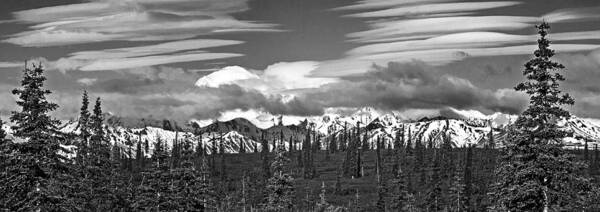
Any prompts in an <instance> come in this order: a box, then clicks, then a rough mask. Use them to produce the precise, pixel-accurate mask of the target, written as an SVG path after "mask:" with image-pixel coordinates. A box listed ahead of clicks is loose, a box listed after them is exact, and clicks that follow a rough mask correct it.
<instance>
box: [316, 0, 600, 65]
mask: <svg viewBox="0 0 600 212" xmlns="http://www.w3.org/2000/svg"><path fill="white" fill-rule="evenodd" d="M519 4H522V2H519V1H468V2H460V1H455V0H442V1H436V0H423V1H418V0H409V1H396V0H392V1H382V0H360V1H358V2H357V3H355V4H352V5H349V6H344V7H339V8H335V9H334V10H336V11H342V12H348V13H349V14H347V15H346V17H354V18H362V19H364V20H365V23H366V24H367V25H368V29H366V30H363V31H357V32H350V33H348V34H346V36H347V37H348V38H349V40H347V42H352V43H358V44H359V45H360V46H358V47H355V48H353V49H350V50H348V51H347V52H346V57H344V58H340V59H336V60H329V61H322V62H321V65H320V66H319V67H318V68H317V69H316V70H315V71H313V73H312V75H311V76H313V77H317V76H318V77H340V76H349V75H356V74H361V73H365V72H367V71H368V70H369V67H370V66H371V65H373V64H377V65H385V64H387V63H388V62H401V63H403V62H410V61H412V60H420V61H423V62H425V63H427V64H429V65H435V66H443V65H447V64H450V63H453V62H457V61H461V60H465V59H469V58H473V57H489V56H509V55H523V54H530V53H531V52H532V51H533V49H534V47H535V46H534V43H535V41H536V40H537V35H531V34H515V33H518V32H522V30H523V29H530V30H531V31H533V26H534V25H535V24H537V23H539V22H541V21H542V20H544V19H546V20H547V21H550V22H585V21H590V20H594V19H595V18H598V15H597V14H598V13H597V11H598V8H596V7H594V8H565V9H561V10H557V11H554V12H550V13H548V14H546V15H543V16H541V17H536V16H507V15H503V16H501V15H490V14H494V13H495V11H498V10H494V11H492V12H489V10H492V9H497V8H502V7H511V6H517V5H519ZM599 36H600V31H597V30H596V31H570V32H561V31H556V30H553V31H552V33H551V34H550V36H549V37H550V39H551V40H552V41H556V42H559V44H556V45H553V46H552V47H553V48H554V49H556V50H557V51H559V52H578V51H590V50H592V49H595V48H598V44H597V43H596V42H594V40H598V38H599ZM529 44H531V46H527V45H529ZM432 55H435V56H432Z"/></svg>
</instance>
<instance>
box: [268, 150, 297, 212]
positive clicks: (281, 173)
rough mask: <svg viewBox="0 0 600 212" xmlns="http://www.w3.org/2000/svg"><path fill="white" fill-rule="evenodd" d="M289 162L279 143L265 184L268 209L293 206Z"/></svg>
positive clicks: (274, 209)
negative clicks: (271, 173) (269, 175)
mask: <svg viewBox="0 0 600 212" xmlns="http://www.w3.org/2000/svg"><path fill="white" fill-rule="evenodd" d="M289 163H290V159H289V158H288V157H287V155H286V151H285V149H284V147H283V145H279V146H278V148H277V149H276V151H275V158H274V159H273V162H272V163H271V170H272V171H273V175H272V176H271V178H269V181H268V183H267V186H266V189H267V193H268V197H267V205H266V209H267V210H268V211H283V210H289V209H291V208H292V207H293V198H294V184H293V182H294V178H293V177H292V176H291V175H289V173H288V170H289Z"/></svg>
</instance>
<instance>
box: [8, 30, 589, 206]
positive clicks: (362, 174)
mask: <svg viewBox="0 0 600 212" xmlns="http://www.w3.org/2000/svg"><path fill="white" fill-rule="evenodd" d="M537 29H538V33H539V35H540V37H539V39H538V47H539V48H538V49H537V50H536V51H535V52H534V55H533V56H534V57H533V58H532V59H531V60H529V61H528V62H527V63H526V64H525V65H524V67H525V70H524V71H523V74H524V76H525V78H526V80H525V81H524V82H522V83H519V84H517V85H516V87H515V89H516V90H517V91H523V92H525V93H527V94H528V95H530V104H529V107H528V108H527V109H526V110H525V111H524V112H523V113H522V114H521V115H520V116H519V119H518V120H517V121H516V123H515V124H514V125H513V126H511V128H510V129H509V132H508V136H506V137H505V138H503V139H499V138H495V137H494V134H493V133H490V134H489V136H488V137H487V138H486V139H485V145H484V146H483V147H475V146H458V147H457V146H455V145H454V144H453V143H452V141H451V138H450V136H451V135H450V134H448V133H445V132H440V133H441V134H442V138H443V140H442V142H441V145H434V143H433V140H432V139H427V138H425V139H423V138H418V136H420V135H410V134H408V135H404V134H403V135H402V136H397V137H396V138H397V139H395V140H394V141H393V142H392V143H391V144H389V143H385V142H383V140H379V139H378V140H377V142H375V144H369V143H368V142H366V139H365V136H363V135H364V134H363V133H364V132H365V130H366V129H365V128H366V126H364V127H361V126H360V125H358V126H357V127H354V128H348V129H344V131H343V133H342V136H339V137H337V138H336V137H335V136H333V137H332V136H325V138H331V139H320V135H318V133H316V131H315V130H314V129H311V128H308V129H307V130H306V133H305V135H303V136H304V139H303V140H302V142H301V143H292V141H291V140H288V139H286V138H284V136H283V132H282V133H281V136H280V137H279V138H277V137H275V138H273V137H272V136H270V137H269V139H267V138H266V136H265V135H263V136H262V138H261V139H259V140H260V144H261V145H260V149H258V148H259V145H254V146H253V148H256V150H255V151H252V152H243V151H241V152H239V153H237V154H230V153H226V152H225V151H224V147H223V142H222V139H220V138H215V139H212V143H211V144H210V145H204V144H203V143H201V142H198V139H194V137H186V138H184V139H176V140H175V141H172V142H173V146H172V148H168V146H167V145H166V142H168V141H166V140H161V139H158V140H157V141H156V143H154V144H153V145H152V146H153V147H154V148H153V149H150V146H151V145H150V144H149V143H148V141H147V140H146V141H142V140H141V139H138V140H136V139H135V138H132V140H131V142H130V143H129V145H128V148H122V147H119V146H117V145H113V144H111V143H110V142H109V140H108V139H107V138H106V135H105V133H106V132H105V130H106V129H105V126H104V122H105V120H104V115H103V114H104V113H103V110H102V102H101V98H97V99H96V101H95V103H94V105H93V108H91V110H90V100H89V97H88V93H87V92H86V91H83V95H82V102H81V110H80V114H79V116H78V117H79V118H78V128H79V133H77V134H65V133H62V132H60V131H59V130H58V125H59V123H60V122H59V121H58V120H56V119H54V118H53V117H52V116H51V115H50V113H51V112H52V111H54V110H56V109H57V108H58V107H59V105H57V104H54V103H52V102H49V101H48V100H47V99H46V97H47V96H48V95H50V94H51V93H52V91H50V90H47V89H45V88H44V81H45V80H46V78H45V76H44V68H43V67H42V65H41V64H39V65H34V67H33V68H27V67H26V68H25V69H24V71H23V78H22V81H21V87H20V88H16V89H14V90H13V91H12V93H13V94H14V95H15V96H16V97H18V100H17V102H16V103H17V105H18V106H19V108H20V109H21V110H20V111H14V112H13V113H12V114H11V117H10V122H11V123H12V125H10V127H11V130H12V134H13V135H14V136H15V137H18V138H21V139H23V140H24V141H16V140H14V141H13V140H9V139H7V132H5V131H4V130H2V128H0V152H1V154H0V170H1V171H0V192H1V193H2V194H3V195H2V197H0V210H2V211H599V210H600V189H599V186H598V185H599V184H600V155H599V154H600V152H599V151H600V150H599V149H598V146H597V145H594V146H588V145H587V143H586V145H585V148H583V149H566V148H563V147H564V146H563V144H562V143H561V138H563V137H565V135H566V134H567V133H568V132H565V131H563V130H561V129H560V127H559V126H558V125H557V122H556V119H558V118H561V117H567V116H568V115H569V112H568V111H566V110H564V109H562V108H561V105H572V104H573V103H574V101H575V100H574V99H573V98H572V97H570V96H569V95H568V94H566V93H563V92H562V91H561V90H560V87H559V83H560V82H561V81H564V80H565V78H564V77H563V76H562V75H561V74H559V73H558V72H555V71H556V70H562V69H564V68H565V67H564V66H563V65H561V64H559V63H557V62H554V61H552V60H551V57H552V56H553V55H554V51H553V50H551V49H550V48H549V46H550V41H549V40H548V39H547V38H546V36H547V30H548V29H549V26H548V24H546V23H542V24H540V25H538V26H537ZM2 123H4V122H1V121H0V124H2ZM400 132H401V133H404V131H400ZM194 136H195V137H197V136H202V134H196V135H194ZM404 138H407V139H404ZM422 140H426V141H428V142H421V141H422ZM285 142H290V143H289V144H285ZM64 144H74V145H75V147H76V148H66V146H65V145H64ZM240 145H244V143H241V144H240ZM269 146H273V147H274V148H272V149H270V148H269ZM286 147H287V148H286ZM240 149H246V148H243V147H242V148H240ZM150 152H151V154H149V153H150Z"/></svg>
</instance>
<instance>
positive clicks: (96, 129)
mask: <svg viewBox="0 0 600 212" xmlns="http://www.w3.org/2000/svg"><path fill="white" fill-rule="evenodd" d="M91 122H92V132H93V135H92V139H91V140H92V142H91V143H92V145H95V144H98V143H102V141H103V140H104V130H103V129H102V126H103V123H104V115H103V114H102V101H101V100H100V97H98V98H96V104H94V110H93V115H92V117H91Z"/></svg>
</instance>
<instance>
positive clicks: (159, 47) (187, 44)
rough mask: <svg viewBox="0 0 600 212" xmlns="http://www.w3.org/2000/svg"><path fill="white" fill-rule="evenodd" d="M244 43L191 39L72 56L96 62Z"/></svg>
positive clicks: (72, 55)
mask: <svg viewBox="0 0 600 212" xmlns="http://www.w3.org/2000/svg"><path fill="white" fill-rule="evenodd" d="M241 43H243V41H235V40H219V39H190V40H181V41H173V42H166V43H160V44H156V45H147V46H137V47H128V48H116V49H104V50H98V51H81V52H75V53H72V54H71V57H70V58H71V59H83V60H96V59H112V58H125V57H141V56H149V55H157V54H168V53H174V52H181V51H188V50H196V49H203V48H210V47H218V46H229V45H236V44H241Z"/></svg>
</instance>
